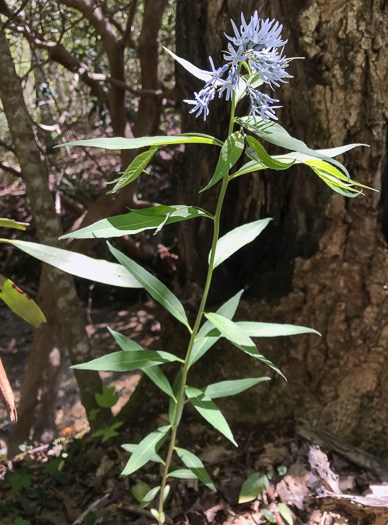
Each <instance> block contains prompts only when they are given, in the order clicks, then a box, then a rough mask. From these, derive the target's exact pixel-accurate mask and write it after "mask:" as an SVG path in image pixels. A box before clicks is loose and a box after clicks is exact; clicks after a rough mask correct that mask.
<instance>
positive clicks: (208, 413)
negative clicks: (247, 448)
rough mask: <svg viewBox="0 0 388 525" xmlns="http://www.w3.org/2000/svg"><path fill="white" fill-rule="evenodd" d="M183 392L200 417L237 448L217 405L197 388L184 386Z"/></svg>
mask: <svg viewBox="0 0 388 525" xmlns="http://www.w3.org/2000/svg"><path fill="white" fill-rule="evenodd" d="M185 392H186V395H187V398H188V399H189V401H190V403H191V404H192V405H193V406H194V408H195V409H196V410H197V411H198V412H199V413H200V414H201V416H202V417H203V418H204V419H206V421H207V422H208V423H210V424H211V425H212V426H213V427H214V428H215V429H216V430H218V432H221V434H223V435H224V436H225V437H226V438H228V439H229V440H230V441H231V442H232V443H233V445H236V447H237V446H238V445H237V443H236V441H235V439H234V437H233V434H232V431H231V430H230V427H229V425H228V423H227V421H226V419H225V418H224V416H223V415H222V412H221V411H220V410H219V408H218V407H217V405H215V404H214V403H213V401H212V400H211V399H210V398H209V397H207V396H206V395H205V394H204V393H203V391H202V390H199V389H198V388H194V387H191V386H186V388H185Z"/></svg>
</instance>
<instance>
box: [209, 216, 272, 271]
mask: <svg viewBox="0 0 388 525" xmlns="http://www.w3.org/2000/svg"><path fill="white" fill-rule="evenodd" d="M270 221H272V219H271V218H267V219H260V220H259V221H254V222H250V223H248V224H244V225H243V226H238V227H237V228H235V229H234V230H232V231H230V232H228V233H227V234H226V235H224V236H223V237H221V238H220V239H218V242H217V246H216V253H215V257H214V268H217V266H219V265H220V264H221V263H223V262H224V261H225V260H226V259H228V257H230V256H231V255H233V254H234V253H235V252H237V251H238V250H239V249H240V248H242V247H243V246H245V245H246V244H248V243H250V242H252V241H254V240H255V239H256V237H257V236H258V235H260V233H261V232H262V231H263V230H264V228H265V227H266V226H267V225H268V223H269V222H270ZM210 255H211V253H209V262H210Z"/></svg>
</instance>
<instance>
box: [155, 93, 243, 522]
mask: <svg viewBox="0 0 388 525" xmlns="http://www.w3.org/2000/svg"><path fill="white" fill-rule="evenodd" d="M234 112H235V97H233V101H232V108H231V113H230V119H229V130H228V137H229V135H231V133H232V131H233V125H234ZM228 178H229V173H226V174H225V176H224V177H223V179H222V184H221V190H220V194H219V197H218V202H217V209H216V213H215V215H214V230H213V241H212V247H211V252H210V261H209V269H208V272H207V276H206V282H205V287H204V290H203V295H202V299H201V303H200V305H199V308H198V313H197V318H196V320H195V324H194V328H193V331H192V333H191V336H190V341H189V345H188V347H187V352H186V358H185V362H184V365H183V374H182V383H181V387H180V389H179V393H178V397H177V403H176V406H175V415H174V422H173V424H172V430H171V439H170V445H169V449H168V452H167V457H166V463H165V465H164V469H163V477H162V483H161V488H160V497H159V508H158V512H159V515H161V514H162V512H163V493H164V489H165V487H166V484H167V477H168V470H169V468H170V463H171V458H172V454H173V452H174V448H175V443H176V434H177V430H178V423H179V415H180V413H181V409H182V406H183V404H184V400H185V388H186V379H187V374H188V371H189V363H190V357H191V351H192V349H193V345H194V341H195V338H196V336H197V333H198V330H199V327H200V324H201V321H202V317H203V314H204V311H205V305H206V301H207V297H208V294H209V289H210V285H211V281H212V276H213V270H214V258H215V255H216V246H217V242H218V239H219V234H220V219H221V211H222V205H223V203H224V199H225V194H226V189H227V187H228V183H229V180H228ZM159 525H162V522H161V521H159Z"/></svg>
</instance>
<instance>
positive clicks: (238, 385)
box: [204, 377, 271, 399]
mask: <svg viewBox="0 0 388 525" xmlns="http://www.w3.org/2000/svg"><path fill="white" fill-rule="evenodd" d="M270 379H271V378H270V377H251V378H247V379H234V380H231V381H220V382H219V383H213V384H212V385H209V386H207V387H206V388H205V389H204V394H205V396H207V397H209V398H210V399H216V398H219V397H228V396H234V395H236V394H240V393H241V392H244V390H248V388H251V387H252V386H255V385H258V384H259V383H262V382H263V381H269V380H270Z"/></svg>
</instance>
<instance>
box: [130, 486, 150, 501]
mask: <svg viewBox="0 0 388 525" xmlns="http://www.w3.org/2000/svg"><path fill="white" fill-rule="evenodd" d="M150 490H151V487H150V486H149V485H148V483H144V481H139V482H138V483H136V484H135V485H133V486H132V487H131V492H132V496H133V497H134V498H135V499H137V501H138V502H139V503H141V502H142V501H143V499H144V496H145V495H146V494H148V493H149V492H150Z"/></svg>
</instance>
